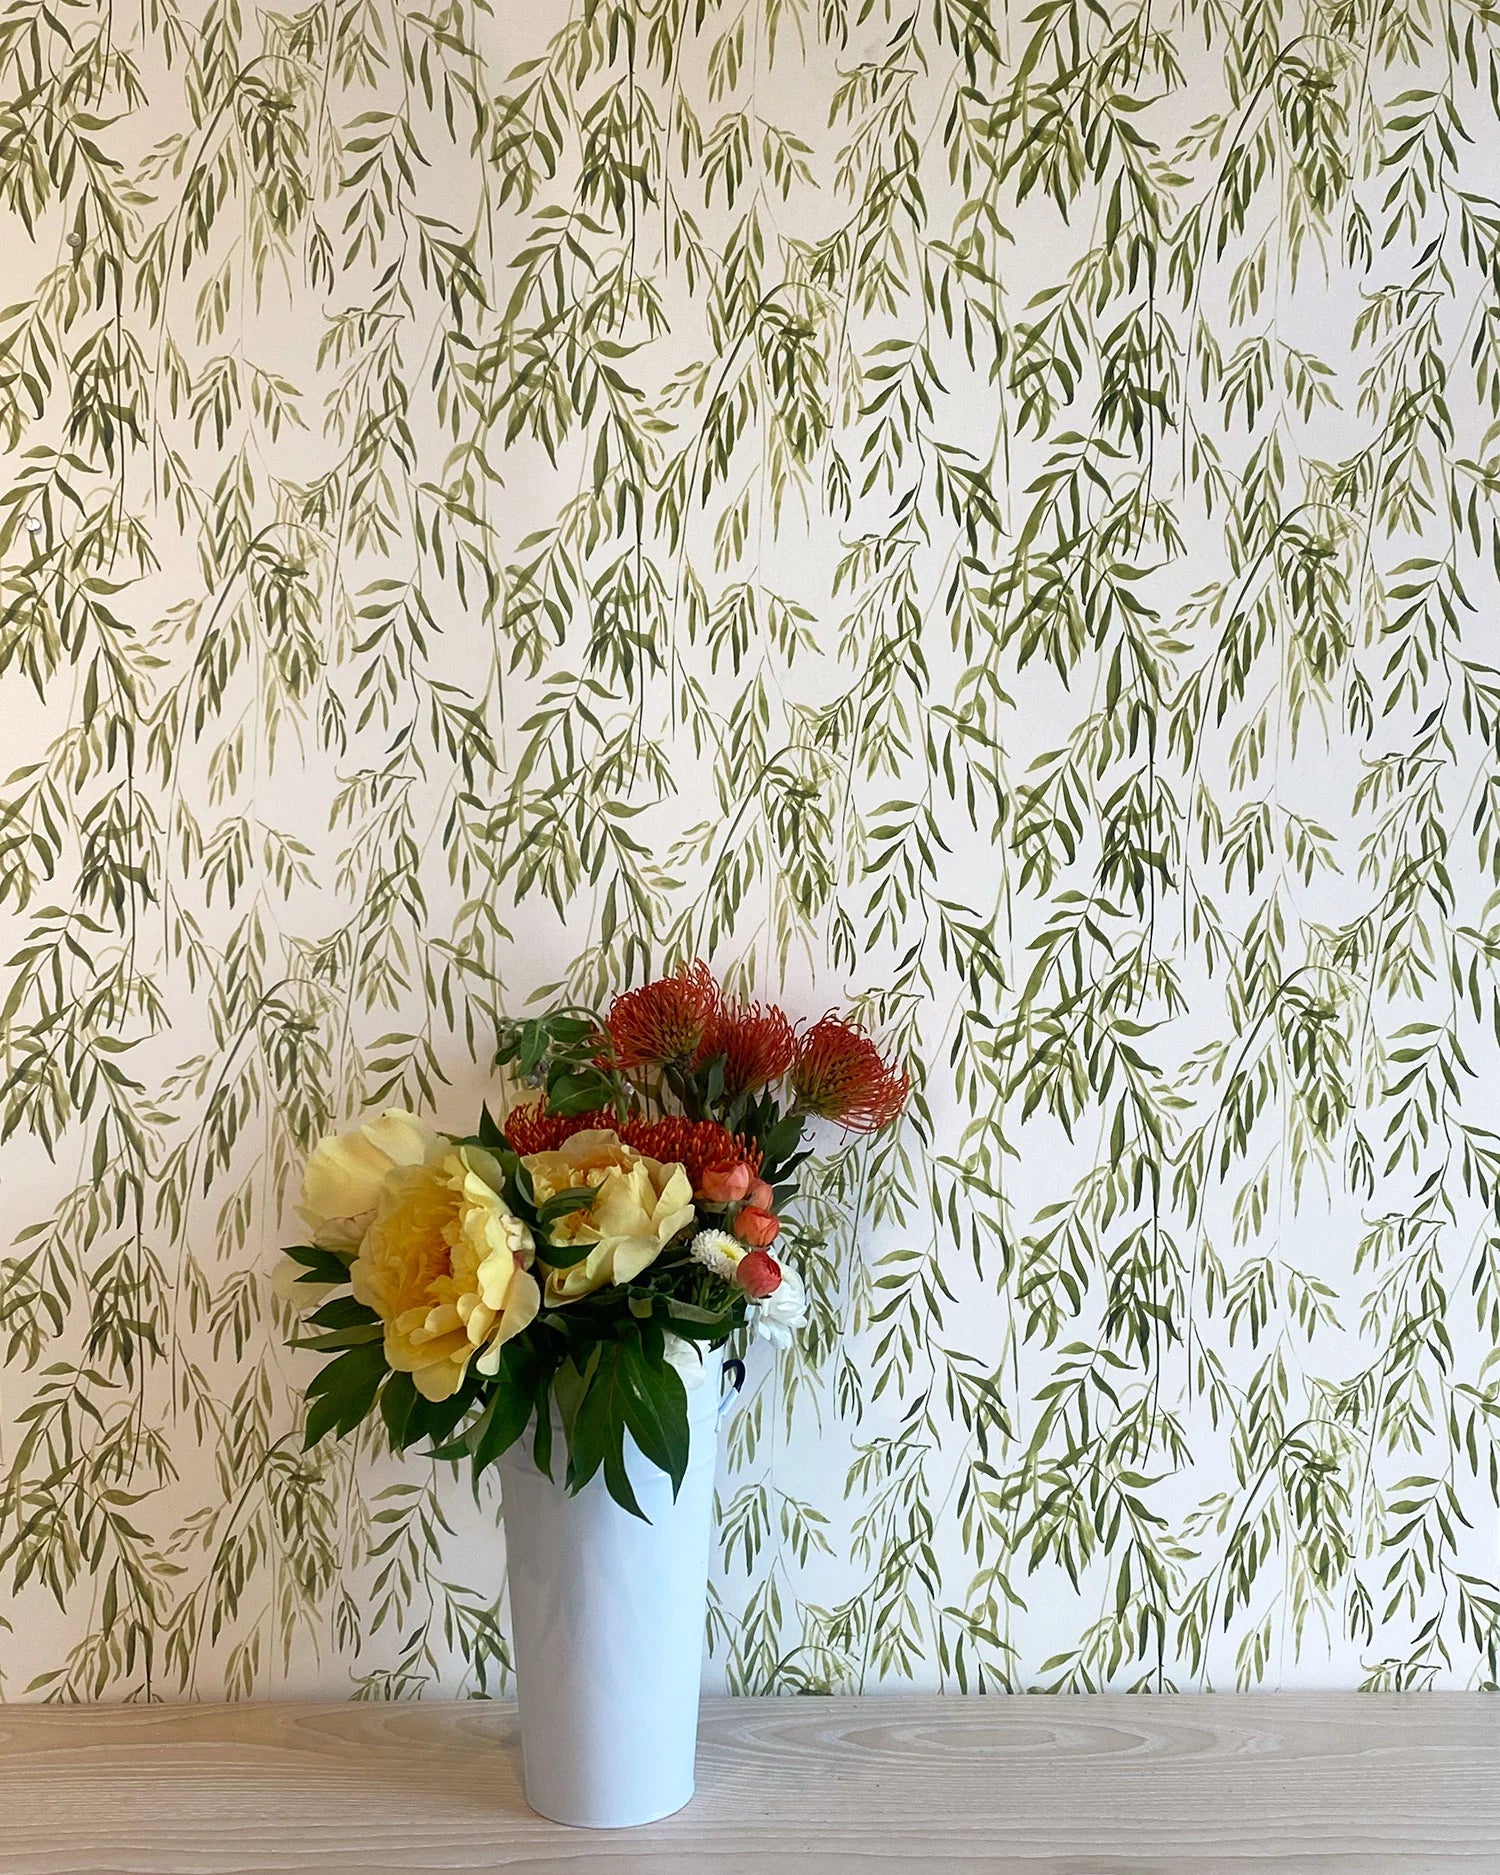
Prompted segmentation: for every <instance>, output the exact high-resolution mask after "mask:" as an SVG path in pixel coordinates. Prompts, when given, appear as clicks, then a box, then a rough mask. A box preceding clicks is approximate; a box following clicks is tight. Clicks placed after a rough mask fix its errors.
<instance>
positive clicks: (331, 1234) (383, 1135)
mask: <svg viewBox="0 0 1500 1875" xmlns="http://www.w3.org/2000/svg"><path fill="white" fill-rule="evenodd" d="M451 1151H452V1147H451V1146H450V1145H449V1143H448V1141H447V1140H446V1139H443V1138H441V1137H440V1136H439V1135H438V1134H437V1133H434V1132H433V1130H432V1128H431V1127H430V1126H428V1124H427V1123H426V1121H425V1120H419V1119H418V1118H417V1116H416V1115H415V1114H414V1113H404V1112H402V1111H401V1109H400V1108H393V1109H392V1110H391V1111H390V1112H389V1113H383V1114H381V1116H380V1118H379V1119H378V1120H367V1121H366V1122H365V1124H364V1125H363V1126H361V1127H359V1128H358V1129H357V1130H356V1131H354V1132H352V1133H330V1134H329V1135H328V1137H327V1138H326V1139H320V1140H319V1141H318V1143H317V1145H316V1147H314V1149H313V1154H312V1157H311V1158H310V1159H309V1160H308V1162H307V1170H306V1172H305V1173H304V1174H303V1178H302V1202H301V1204H300V1205H298V1207H297V1215H298V1216H299V1217H300V1218H301V1219H302V1221H303V1223H304V1224H306V1225H307V1227H308V1230H309V1231H310V1233H311V1236H312V1241H313V1242H314V1243H318V1244H325V1245H327V1246H328V1247H330V1248H334V1247H341V1248H344V1249H350V1250H352V1249H353V1248H354V1246H355V1245H356V1244H357V1243H358V1242H359V1240H360V1239H361V1238H362V1237H363V1236H364V1234H365V1231H366V1230H367V1229H368V1227H369V1223H370V1219H371V1217H372V1216H373V1214H374V1211H375V1205H376V1201H377V1200H378V1199H379V1197H380V1193H381V1190H382V1188H383V1187H384V1185H385V1181H386V1179H387V1177H388V1176H389V1175H390V1173H391V1172H392V1171H393V1170H394V1169H395V1168H396V1167H398V1166H408V1165H430V1164H431V1163H432V1161H433V1160H434V1159H441V1158H443V1157H444V1156H445V1155H446V1154H447V1153H449V1152H451Z"/></svg>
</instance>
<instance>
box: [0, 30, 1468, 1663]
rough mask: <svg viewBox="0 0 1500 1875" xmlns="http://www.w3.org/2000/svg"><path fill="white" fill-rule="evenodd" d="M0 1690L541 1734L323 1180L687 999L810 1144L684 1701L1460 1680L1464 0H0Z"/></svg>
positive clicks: (467, 1525)
mask: <svg viewBox="0 0 1500 1875" xmlns="http://www.w3.org/2000/svg"><path fill="white" fill-rule="evenodd" d="M0 73H3V77H0V213H3V215H4V218H5V219H4V236H3V243H4V244H3V252H4V255H5V268H4V271H5V277H6V278H5V291H4V293H3V294H0V298H3V300H4V301H5V302H6V303H5V305H4V306H3V309H0V386H3V394H0V446H3V448H4V450H5V473H4V476H3V478H0V697H3V722H4V724H5V744H6V748H5V755H4V780H3V785H0V916H3V919H4V924H5V931H4V943H3V949H0V961H3V981H0V998H3V1005H4V1025H3V1027H4V1040H3V1047H4V1057H3V1063H0V1137H3V1157H0V1175H3V1187H4V1192H5V1198H6V1204H5V1209H6V1214H7V1223H8V1227H9V1228H8V1232H7V1243H6V1244H5V1245H4V1246H3V1249H4V1259H3V1265H0V1350H3V1356H4V1373H3V1380H0V1491H3V1511H0V1583H3V1593H0V1606H3V1608H4V1609H5V1620H4V1626H3V1627H0V1675H3V1678H0V1690H3V1693H4V1695H5V1696H6V1697H8V1698H26V1697H31V1698H50V1699H63V1700H77V1699H121V1698H129V1699H139V1698H147V1697H151V1698H158V1697H162V1698H176V1697H184V1696H212V1697H218V1696H221V1695H224V1694H228V1695H230V1696H245V1695H248V1694H251V1693H254V1694H257V1695H270V1694H274V1693H275V1692H277V1691H278V1690H287V1689H290V1690H312V1689H319V1690H322V1691H325V1692H329V1693H334V1694H338V1693H340V1692H346V1691H347V1692H353V1693H356V1694H359V1695H362V1696H366V1697H388V1696H391V1697H394V1696H410V1695H416V1694H420V1693H424V1692H425V1693H428V1694H438V1693H486V1692H488V1693H498V1692H501V1691H503V1690H504V1688H505V1687H506V1685H507V1684H508V1681H509V1652H508V1643H507V1639H506V1619H507V1617H506V1609H505V1602H504V1570H503V1550H502V1545H501V1542H500V1539H499V1536H498V1534H497V1531H496V1508H497V1506H496V1503H495V1501H494V1500H493V1498H491V1497H486V1498H484V1499H483V1501H481V1502H480V1503H478V1504H475V1503H474V1502H473V1500H472V1498H471V1497H470V1495H469V1494H468V1492H467V1489H466V1487H465V1486H464V1485H463V1484H462V1482H461V1481H460V1480H459V1479H458V1478H457V1477H456V1475H455V1473H454V1472H453V1470H452V1468H451V1467H448V1466H444V1465H435V1464H432V1463H428V1462H422V1461H417V1460H414V1459H408V1460H406V1461H402V1462H397V1461H394V1460H392V1459H390V1458H389V1457H388V1456H386V1455H384V1454H382V1453H381V1452H380V1450H379V1449H378V1444H377V1441H376V1440H375V1439H374V1437H373V1436H372V1437H371V1438H369V1439H368V1440H367V1441H366V1442H365V1443H363V1444H360V1445H353V1446H346V1447H342V1448H339V1449H336V1450H335V1449H329V1448H327V1447H320V1448H319V1449H318V1450H316V1451H315V1452H314V1453H312V1454H308V1455H304V1453H303V1452H302V1450H301V1439H300V1437H299V1436H298V1416H299V1412H300V1407H299V1404H298V1391H297V1389H298V1383H299V1379H305V1377H306V1373H307V1372H308V1371H309V1370H308V1369H307V1368H305V1367H304V1365H303V1361H304V1357H302V1356H299V1355H295V1354H290V1353H288V1352H286V1351H285V1350H284V1349H283V1347H282V1345H281V1342H282V1334H283V1331H284V1329H285V1326H286V1323H287V1319H288V1318H287V1313H286V1309H285V1305H284V1303H283V1302H282V1300H281V1299H280V1298H279V1297H278V1295H277V1294H276V1292H275V1289H274V1286H273V1284H272V1281H271V1278H270V1271H271V1269H272V1267H273V1264H274V1257H275V1249H276V1246H277V1245H278V1244H279V1243H280V1242H281V1241H283V1239H284V1237H285V1236H286V1234H287V1232H288V1230H289V1228H290V1218H291V1209H290V1207H291V1205H292V1203H293V1202H294V1200H295V1196H296V1181H297V1178H298V1174H299V1168H300V1162H301V1159H302V1156H303V1155H304V1153H305V1151H306V1150H307V1148H308V1147H309V1145H310V1144H311V1142H312V1141H313V1140H314V1138H315V1137H316V1136H317V1135H318V1134H319V1133H320V1131H323V1130H326V1129H327V1128H329V1127H330V1126H332V1125H333V1124H336V1123H343V1122H347V1121H348V1120H349V1118H350V1117H351V1116H353V1115H356V1114H359V1113H361V1112H364V1111H367V1110H378V1109H381V1108H383V1107H388V1106H392V1105H402V1104H411V1105H415V1106H420V1107H422V1108H423V1109H424V1110H427V1111H430V1112H433V1113H434V1114H435V1115H436V1117H437V1118H438V1120H439V1121H440V1122H443V1123H447V1124H450V1125H463V1124H467V1121H468V1117H469V1115H470V1114H471V1112H472V1110H473V1108H474V1105H475V1102H476V1099H477V1097H478V1096H479V1095H480V1093H481V1092H482V1091H484V1090H486V1089H487V1088H489V1087H490V1078H491V1070H490V1068H489V1061H490V1057H491V1054H492V1052H493V1048H494V1040H495V1033H496V1026H497V1022H498V1021H499V1020H500V1018H501V1015H502V1014H503V1013H509V1014H516V1013H521V1012H524V1011H525V1010H526V1009H527V1008H528V1007H529V1006H531V1002H532V999H534V998H537V997H540V996H546V997H554V996H561V995H566V996H569V997H573V998H576V999H579V1000H583V1001H588V1000H593V999H599V998H601V997H603V996H605V995H606V994H607V993H608V992H609V991H610V990H612V989H614V988H617V987H621V986H624V985H626V984H628V983H630V982H636V981H640V980H641V979H642V978H643V977H644V976H645V975H647V974H648V973H650V972H653V971H657V970H659V969H661V968H664V967H669V966H671V965H674V964H676V963H679V962H682V961H685V960H689V959H691V958H694V957H703V958H705V959H707V960H709V961H710V962H711V963H712V964H713V965H714V967H715V968H716V969H717V970H719V971H720V972H721V973H724V974H726V975H727V976H728V977H729V979H730V980H731V981H732V982H733V983H734V984H736V985H737V986H738V987H740V988H742V989H745V990H752V989H753V990H758V991H760V992H762V993H766V992H769V993H772V994H775V995H777V996H778V997H779V998H781V999H782V1000H784V1001H785V1002H786V1003H787V1004H788V1006H790V1007H793V1008H795V1009H796V1010H798V1011H799V1012H800V1013H802V1014H803V1015H804V1016H807V1017H814V1016H816V1015H817V1014H818V1013H820V1012H821V1010H822V1009H824V1008H826V1007H827V1006H828V1005H829V1004H830V1003H833V1002H835V1001H840V1000H842V999H844V998H845V997H849V998H852V999H854V1000H855V1002H856V1005H857V1007H858V1008H859V1009H860V1010H861V1012H862V1013H863V1015H864V1017H865V1019H866V1020H867V1021H868V1022H869V1023H870V1025H871V1026H872V1028H873V1029H874V1030H875V1031H876V1032H877V1033H879V1035H880V1036H881V1037H882V1040H883V1041H884V1042H885V1043H887V1044H888V1045H890V1046H891V1047H892V1048H893V1049H894V1050H895V1051H897V1053H899V1054H900V1056H901V1057H902V1058H903V1059H904V1060H905V1061H906V1062H907V1064H908V1065H909V1066H910V1067H911V1069H912V1071H913V1073H914V1075H915V1077H916V1080H917V1086H918V1092H917V1095H916V1097H915V1099H914V1103H913V1107H912V1110H911V1114H910V1118H909V1121H908V1123H907V1125H906V1126H905V1128H904V1129H903V1131H902V1132H901V1134H900V1136H899V1137H897V1138H894V1139H891V1140H882V1141H878V1142H875V1143H873V1144H871V1143H870V1142H864V1141H845V1140H843V1139H842V1138H841V1137H840V1135H839V1134H838V1133H837V1131H831V1132H830V1133H829V1135H828V1136H827V1137H826V1138H825V1139H824V1140H823V1142H822V1147H823V1153H824V1157H825V1170H826V1178H825V1181H823V1183H822V1184H820V1189H822V1188H825V1187H826V1190H827V1191H828V1192H829V1193H831V1194H832V1197H831V1199H830V1201H829V1202H828V1203H827V1205H826V1209H823V1210H822V1211H820V1214H819V1215H817V1216H813V1217H810V1218H808V1219H807V1220H806V1221H807V1222H808V1223H809V1224H810V1225H811V1226H813V1227H815V1228H816V1229H817V1230H819V1231H820V1232H821V1234H822V1236H823V1238H824V1240H825V1246H824V1249H823V1251H822V1252H821V1253H820V1254H819V1255H817V1256H815V1257H814V1258H813V1259H812V1260H811V1261H810V1263H809V1265H808V1267H807V1274H808V1278H809V1283H810V1288H811V1290H812V1293H813V1297H814V1303H815V1318H814V1332H813V1333H812V1334H811V1335H810V1337H809V1338H808V1341H807V1343H806V1344H805V1345H804V1346H803V1347H801V1348H799V1349H796V1350H792V1351H789V1352H786V1353H783V1354H780V1355H774V1356H773V1355H772V1354H771V1353H770V1352H769V1351H767V1350H765V1349H761V1350H760V1351H759V1352H758V1353H757V1354H756V1356H755V1360H754V1362H753V1364H752V1370H751V1375H750V1384H749V1389H748V1391H747V1396H746V1404H745V1405H744V1406H743V1408H742V1410H741V1411H740V1412H739V1414H738V1416H737V1417H736V1418H735V1420H734V1421H733V1424H732V1427H731V1430H730V1432H729V1434H728V1437H727V1440H726V1446H725V1452H724V1457H723V1461H722V1465H721V1472H720V1499H721V1518H720V1537H719V1546H720V1554H719V1561H718V1565H717V1568H716V1573H715V1580H714V1585H713V1595H712V1608H711V1617H710V1633H709V1642H710V1648H711V1652H710V1655H709V1659H708V1669H707V1671H708V1674H709V1677H710V1680H711V1681H712V1682H713V1683H715V1684H720V1685H726V1686H728V1687H729V1688H731V1689H733V1690H737V1691H746V1692H768V1691H770V1692H788V1693H795V1692H844V1691H852V1690H856V1689H859V1688H869V1687H874V1686H877V1685H881V1686H888V1687H891V1688H900V1687H903V1686H907V1685H912V1684H915V1685H918V1686H936V1687H940V1688H942V1689H944V1690H946V1691H950V1692H953V1693H965V1692H967V1693H975V1692H979V1691H998V1690H1004V1689H1013V1688H1028V1689H1058V1690H1068V1689H1081V1688H1097V1687H1105V1686H1108V1687H1114V1688H1121V1689H1137V1688H1138V1689H1142V1690H1158V1689H1171V1688H1191V1687H1233V1686H1236V1685H1241V1686H1267V1687H1274V1686H1291V1685H1298V1684H1324V1685H1346V1686H1370V1687H1414V1688H1427V1687H1433V1686H1469V1685H1490V1684H1491V1683H1493V1681H1494V1679H1495V1677H1496V1646H1497V1635H1500V1587H1497V1567H1500V1565H1497V1557H1496V1547H1497V1536H1500V1510H1497V1505H1500V1451H1497V1433H1500V1393H1497V1387H1500V1369H1497V1357H1496V1347H1497V1343H1500V1332H1497V1329H1500V1224H1497V1210H1496V1206H1497V1192H1500V1130H1497V1117H1496V1107H1495V1099H1494V1091H1493V1090H1494V1088H1495V1086H1496V1081H1497V1070H1500V981H1497V965H1500V643H1497V639H1496V633H1495V618H1496V607H1497V600H1500V516H1497V500H1500V423H1497V416H1500V201H1497V199H1496V195H1497V184H1500V165H1497V152H1500V12H1497V11H1496V9H1495V7H1494V6H1493V5H1492V4H1491V3H1490V0H1178V3H1177V4H1175V5H1172V6H1162V5H1159V4H1157V5H1152V4H1149V3H1148V0H1039V3H1038V4H1034V5H1033V4H1031V3H1030V0H1028V4H1027V5H1025V6H1020V5H1014V6H1009V7H1006V6H1002V5H1000V4H998V0H997V3H996V4H995V5H993V6H990V5H986V4H983V3H982V0H931V3H930V4H923V5H921V6H916V7H908V6H907V5H905V4H904V3H901V0H889V3H888V0H859V4H858V5H856V4H854V0H817V4H812V3H811V0H694V3H693V4H692V5H687V4H685V0H576V3H570V0H543V3H542V4H540V5H533V6H524V7H523V6H518V5H514V4H512V3H511V0H493V4H491V3H489V0H422V3H421V4H420V5H419V4H415V3H414V0H312V4H308V5H305V6H298V5H296V4H289V5H287V6H286V8H285V9H284V10H281V9H277V8H274V7H271V6H262V5H256V4H253V3H252V0H185V3H183V4H179V0H147V3H146V4H144V5H143V6H141V7H140V8H139V9H125V10H120V9H117V8H113V7H111V6H109V5H107V4H105V3H104V0H47V3H45V4H44V3H43V0H4V4H3V8H0Z"/></svg>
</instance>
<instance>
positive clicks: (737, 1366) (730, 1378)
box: [719, 1355, 745, 1426]
mask: <svg viewBox="0 0 1500 1875" xmlns="http://www.w3.org/2000/svg"><path fill="white" fill-rule="evenodd" d="M744 1384H745V1363H744V1362H743V1361H742V1360H741V1359H740V1358H739V1356H738V1355H731V1357H730V1358H729V1359H728V1360H727V1361H726V1362H725V1363H724V1392H723V1395H722V1396H721V1398H720V1400H719V1424H720V1425H721V1426H722V1425H723V1423H724V1419H725V1415H726V1414H727V1413H728V1411H729V1409H730V1407H731V1406H733V1405H734V1403H735V1400H736V1399H737V1398H738V1397H739V1391H740V1388H741V1387H743V1386H744Z"/></svg>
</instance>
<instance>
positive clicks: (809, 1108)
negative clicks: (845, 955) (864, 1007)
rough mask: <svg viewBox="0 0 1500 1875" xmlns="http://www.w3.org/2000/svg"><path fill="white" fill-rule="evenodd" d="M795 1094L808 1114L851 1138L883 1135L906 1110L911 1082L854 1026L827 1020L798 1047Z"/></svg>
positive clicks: (832, 1018) (815, 1026) (794, 1066)
mask: <svg viewBox="0 0 1500 1875" xmlns="http://www.w3.org/2000/svg"><path fill="white" fill-rule="evenodd" d="M792 1088H793V1090H794V1092H795V1093H796V1096H797V1105H798V1106H799V1107H800V1108H801V1109H802V1111H803V1112H804V1113H812V1114H816V1115H817V1117H818V1118H819V1119H822V1120H836V1121H838V1123H839V1124H840V1125H841V1126H845V1127H847V1128H848V1129H849V1131H850V1132H851V1133H878V1132H879V1131H880V1129H881V1128H882V1127H883V1126H889V1125H890V1123H891V1121H892V1120H894V1119H895V1117H896V1115H897V1114H898V1113H899V1112H900V1111H901V1109H902V1107H903V1106H905V1104H906V1097H907V1095H908V1094H909V1093H910V1092H911V1080H910V1077H909V1076H908V1075H906V1074H904V1073H902V1072H901V1071H900V1070H899V1069H896V1068H893V1067H891V1066H890V1064H889V1063H888V1062H887V1061H886V1060H885V1059H884V1058H883V1057H882V1055H881V1053H880V1050H879V1049H878V1048H877V1047H876V1046H875V1044H874V1043H873V1042H872V1041H871V1040H870V1038H869V1036H868V1035H866V1034H864V1033H863V1032H862V1031H861V1030H860V1029H857V1028H856V1027H855V1026H854V1024H853V1023H852V1022H846V1021H845V1020H844V1019H843V1017H842V1016H835V1015H826V1016H824V1017H823V1019H822V1020H821V1021H820V1022H815V1023H814V1024H813V1026H812V1027H811V1028H810V1029H809V1030H808V1031H807V1033H806V1034H805V1035H804V1036H803V1037H802V1039H801V1041H800V1042H799V1043H798V1044H797V1057H796V1060H795V1061H793V1063H792Z"/></svg>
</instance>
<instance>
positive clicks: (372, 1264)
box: [349, 1146, 541, 1400]
mask: <svg viewBox="0 0 1500 1875" xmlns="http://www.w3.org/2000/svg"><path fill="white" fill-rule="evenodd" d="M502 1182H503V1181H502V1176H501V1172H500V1168H499V1166H498V1165H497V1164H496V1163H495V1161H494V1160H493V1159H492V1158H491V1157H490V1155H489V1154H488V1153H487V1152H482V1151H480V1150H478V1149H477V1148H476V1147H473V1146H462V1147H460V1148H459V1149H458V1150H457V1151H456V1152H453V1151H450V1152H449V1153H448V1155H447V1156H446V1157H445V1158H443V1159H441V1160H439V1161H437V1163H435V1164H424V1165H404V1166H398V1167H396V1168H395V1169H394V1170H393V1171H391V1172H388V1173H387V1174H386V1177H385V1179H384V1181H383V1183H382V1187H381V1191H380V1196H379V1199H378V1202H377V1204H376V1207H375V1216H374V1219H373V1221H372V1222H371V1224H370V1227H369V1229H368V1230H367V1231H366V1232H365V1236H364V1241H363V1242H362V1243H361V1244H360V1247H359V1255H358V1256H357V1257H356V1258H355V1259H354V1264H353V1267H352V1268H351V1269H350V1272H349V1280H350V1283H351V1285H352V1286H353V1289H354V1293H355V1295H356V1296H357V1297H358V1299H359V1300H360V1301H361V1302H363V1303H364V1304H365V1306H366V1307H367V1308H372V1309H374V1311H375V1313H376V1314H377V1315H378V1316H379V1317H380V1319H381V1320H382V1321H383V1322H384V1323H385V1358H386V1360H387V1361H388V1362H389V1363H390V1365H391V1366H392V1367H394V1368H395V1369H396V1370H397V1371H398V1372H399V1373H403V1374H410V1375H411V1377H412V1380H413V1382H414V1383H415V1385H416V1389H417V1391H418V1393H420V1394H421V1395H422V1397H423V1398H424V1399H427V1400H446V1399H448V1398H449V1396H450V1395H451V1394H453V1393H455V1392H457V1390H458V1388H459V1385H460V1384H461V1383H462V1381H463V1377H464V1373H465V1371H466V1369H467V1368H468V1365H469V1362H470V1360H471V1359H472V1358H473V1357H474V1356H475V1355H476V1354H477V1355H478V1357H479V1358H478V1362H477V1365H478V1368H479V1371H480V1372H481V1373H483V1374H493V1373H495V1372H496V1370H497V1369H498V1367H499V1364H500V1349H501V1347H502V1346H503V1345H504V1344H505V1343H506V1342H507V1341H509V1340H510V1339H511V1338H512V1336H514V1335H518V1334H520V1332H521V1330H522V1329H523V1328H525V1327H527V1326H528V1325H529V1324H530V1323H531V1321H532V1320H533V1319H534V1318H535V1316H536V1312H537V1310H538V1308H539V1307H540V1306H541V1292H540V1290H539V1289H538V1287H537V1281H536V1278H535V1277H534V1276H533V1275H532V1274H531V1267H530V1266H531V1264H532V1262H533V1261H534V1258H535V1246H534V1244H533V1242H532V1236H531V1231H530V1229H529V1228H528V1227H527V1225H526V1224H525V1223H524V1222H523V1220H522V1219H520V1218H518V1217H517V1216H516V1215H515V1213H514V1212H513V1211H512V1210H511V1209H510V1207H509V1206H508V1205H507V1204H506V1202H505V1200H504V1199H503V1198H502V1197H501V1196H500V1193H499V1191H498V1189H497V1187H498V1186H499V1185H500V1184H501V1183H502Z"/></svg>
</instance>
